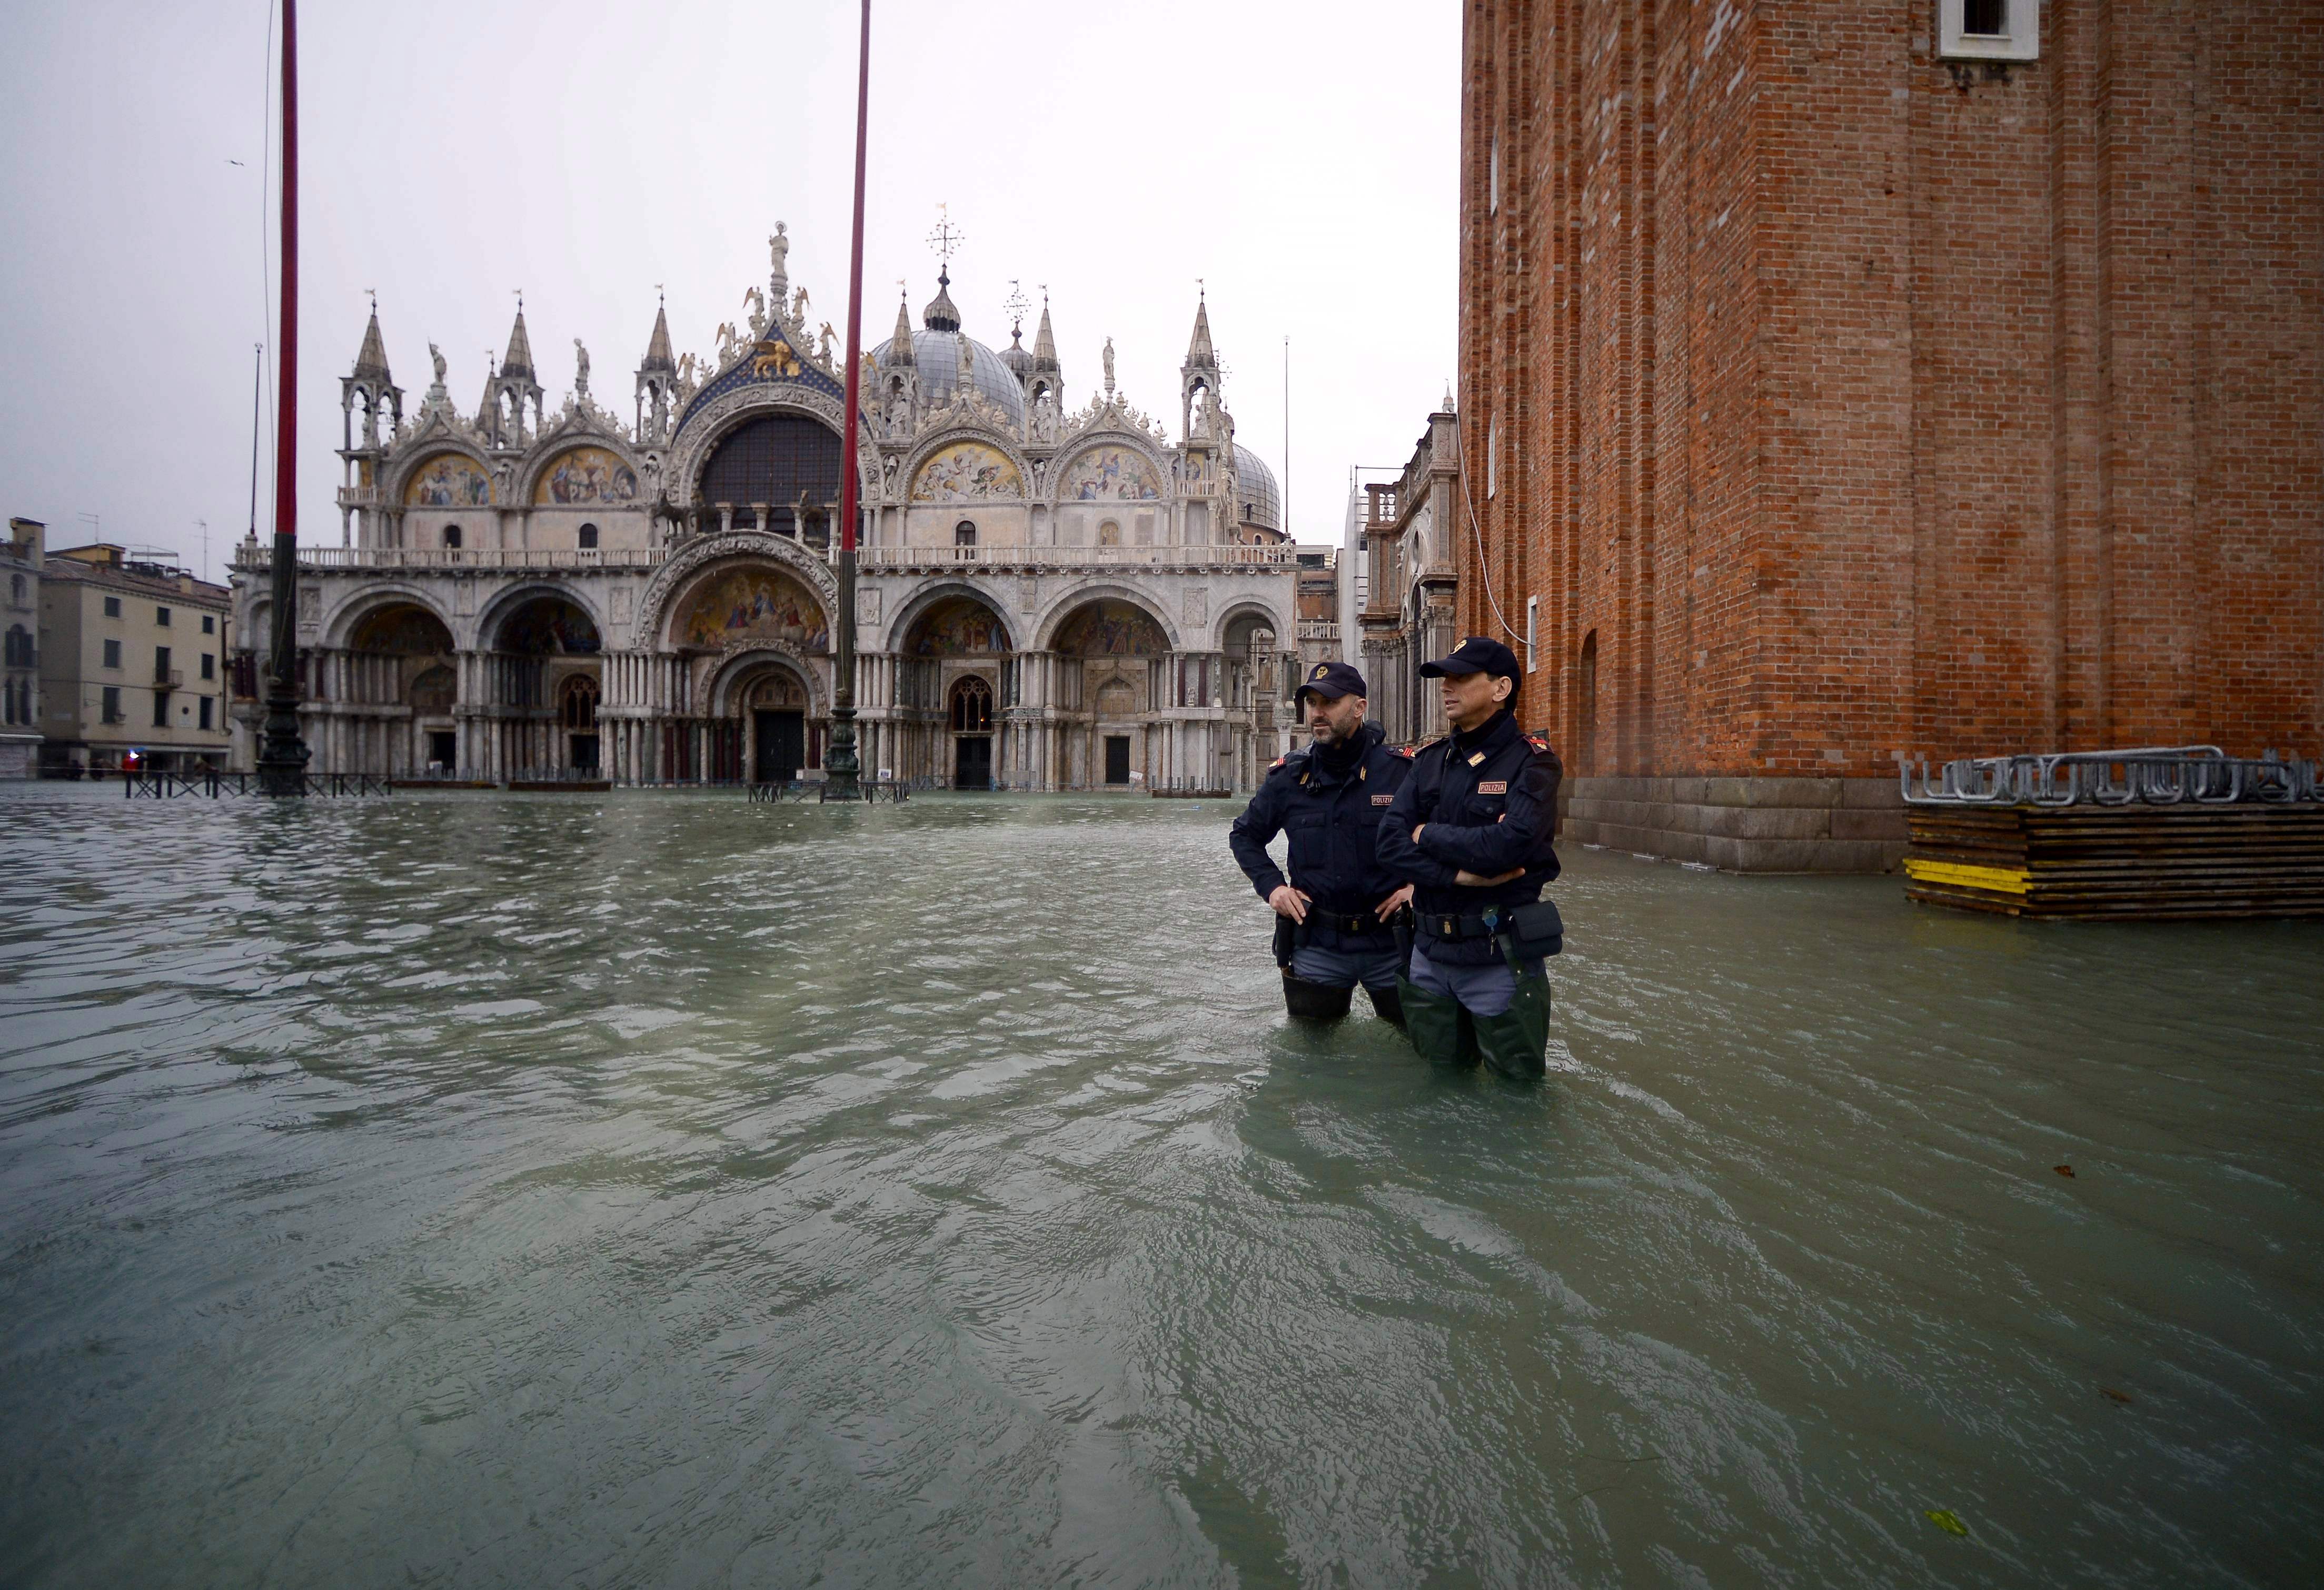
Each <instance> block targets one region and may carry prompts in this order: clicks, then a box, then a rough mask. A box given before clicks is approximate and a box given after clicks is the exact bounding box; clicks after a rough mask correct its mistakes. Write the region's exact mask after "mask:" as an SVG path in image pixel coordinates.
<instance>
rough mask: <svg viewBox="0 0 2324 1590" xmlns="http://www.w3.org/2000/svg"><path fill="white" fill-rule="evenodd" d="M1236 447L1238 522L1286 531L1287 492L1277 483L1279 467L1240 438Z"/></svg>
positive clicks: (1279, 533) (1281, 531)
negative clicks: (1262, 458) (1267, 462)
mask: <svg viewBox="0 0 2324 1590" xmlns="http://www.w3.org/2000/svg"><path fill="white" fill-rule="evenodd" d="M1234 451H1235V476H1236V479H1237V480H1238V481H1239V482H1240V485H1238V487H1237V490H1238V491H1239V492H1240V496H1239V497H1238V499H1237V500H1236V503H1235V522H1236V523H1238V524H1256V525H1257V526H1259V528H1260V529H1261V530H1271V531H1273V532H1276V533H1277V535H1281V534H1283V533H1285V532H1284V529H1283V493H1282V490H1281V488H1280V487H1278V486H1277V485H1276V484H1275V471H1274V470H1272V469H1269V468H1268V467H1267V466H1266V465H1265V464H1264V463H1262V462H1261V461H1260V459H1259V455H1258V454H1257V453H1254V452H1252V451H1251V450H1250V448H1247V447H1245V446H1243V445H1242V443H1240V442H1237V443H1235V450H1234Z"/></svg>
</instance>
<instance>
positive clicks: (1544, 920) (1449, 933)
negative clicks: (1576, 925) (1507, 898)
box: [1413, 900, 1565, 962]
mask: <svg viewBox="0 0 2324 1590" xmlns="http://www.w3.org/2000/svg"><path fill="white" fill-rule="evenodd" d="M1413 920H1414V922H1415V923H1416V925H1417V926H1418V928H1419V930H1420V933H1421V936H1422V937H1424V938H1438V939H1453V940H1457V939H1462V938H1471V939H1473V938H1492V939H1498V940H1499V942H1500V948H1501V953H1502V954H1503V955H1505V956H1507V957H1509V959H1510V960H1511V961H1512V962H1516V961H1520V960H1527V961H1534V960H1540V959H1542V958H1543V957H1546V956H1553V955H1559V954H1563V952H1564V949H1565V919H1564V918H1563V917H1561V916H1559V915H1558V913H1557V902H1556V901H1553V900H1536V901H1533V902H1532V903H1531V904H1530V905H1517V906H1499V905H1495V906H1488V907H1486V908H1485V909H1484V910H1483V911H1480V912H1478V913H1476V914H1475V915H1473V916H1463V915H1458V914H1455V913H1453V912H1450V911H1419V912H1416V913H1415V915H1414V918H1413Z"/></svg>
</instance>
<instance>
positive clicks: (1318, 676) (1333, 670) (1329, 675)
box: [1291, 662, 1371, 701]
mask: <svg viewBox="0 0 2324 1590" xmlns="http://www.w3.org/2000/svg"><path fill="white" fill-rule="evenodd" d="M1310 690H1313V691H1314V692H1315V694H1317V695H1318V696H1321V697H1323V698H1324V699H1325V700H1327V701H1329V700H1336V699H1337V698H1340V697H1342V696H1361V697H1363V698H1365V699H1366V700H1369V699H1370V698H1371V692H1370V691H1369V690H1368V689H1365V688H1364V676H1363V675H1362V674H1360V673H1358V672H1357V671H1356V670H1354V669H1353V668H1352V667H1351V666H1350V665H1348V664H1347V663H1344V662H1319V663H1317V664H1316V665H1315V666H1314V667H1313V668H1311V669H1309V670H1307V677H1306V678H1305V679H1302V680H1300V681H1299V688H1298V689H1296V690H1294V691H1292V692H1291V698H1292V700H1294V701H1296V700H1298V699H1299V698H1300V697H1302V696H1305V694H1306V693H1307V692H1308V691H1310Z"/></svg>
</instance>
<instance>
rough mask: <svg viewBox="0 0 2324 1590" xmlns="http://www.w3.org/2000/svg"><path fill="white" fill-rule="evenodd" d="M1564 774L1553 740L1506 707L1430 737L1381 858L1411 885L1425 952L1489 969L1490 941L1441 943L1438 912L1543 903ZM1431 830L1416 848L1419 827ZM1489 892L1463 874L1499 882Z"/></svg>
mask: <svg viewBox="0 0 2324 1590" xmlns="http://www.w3.org/2000/svg"><path fill="white" fill-rule="evenodd" d="M1564 776H1565V769H1564V767H1563V764H1562V763H1559V762H1558V760H1557V753H1555V752H1554V751H1552V750H1551V749H1550V748H1549V744H1548V743H1547V742H1546V741H1543V740H1537V739H1535V738H1534V737H1533V736H1531V735H1526V734H1525V733H1523V732H1521V731H1520V730H1519V729H1518V727H1517V719H1516V718H1515V717H1514V716H1511V715H1510V713H1509V710H1508V708H1507V707H1503V708H1502V709H1501V710H1500V711H1499V712H1497V713H1495V714H1494V715H1493V716H1491V717H1490V718H1489V719H1487V720H1486V722H1485V723H1484V725H1483V726H1480V728H1478V729H1477V730H1476V732H1475V733H1473V734H1467V735H1451V736H1449V737H1448V738H1445V739H1442V740H1436V741H1432V742H1431V743H1430V744H1425V745H1423V746H1422V747H1421V748H1420V749H1419V750H1418V751H1417V752H1416V753H1414V754H1413V760H1412V776H1411V777H1410V778H1408V779H1406V780H1405V781H1404V787H1403V788H1402V789H1401V790H1398V791H1397V797H1396V801H1395V804H1394V805H1392V806H1390V807H1389V808H1388V818H1387V820H1386V821H1384V822H1382V823H1381V824H1380V827H1379V855H1380V860H1381V862H1382V863H1383V864H1386V866H1387V867H1388V871H1389V872H1390V873H1392V874H1395V875H1396V878H1397V881H1398V882H1400V883H1411V884H1413V885H1414V889H1413V894H1412V911H1413V918H1414V929H1415V932H1416V937H1417V938H1418V941H1419V948H1420V951H1421V953H1422V954H1423V955H1425V956H1426V957H1428V958H1429V959H1430V960H1432V961H1435V962H1438V963H1440V964H1442V965H1445V966H1484V965H1486V964H1487V963H1489V962H1492V961H1498V960H1499V959H1500V958H1501V952H1500V949H1499V946H1497V945H1496V944H1495V943H1494V942H1493V940H1492V938H1490V937H1489V936H1483V935H1480V936H1479V937H1476V938H1450V939H1448V938H1438V937H1437V936H1436V935H1435V934H1434V933H1433V932H1431V931H1430V930H1429V918H1430V917H1431V916H1432V915H1443V916H1456V917H1464V918H1474V917H1476V916H1478V915H1480V913H1482V912H1483V911H1484V910H1485V909H1486V907H1488V906H1496V905H1497V906H1499V907H1500V908H1501V909H1502V910H1503V911H1507V910H1508V908H1510V907H1511V906H1518V905H1530V904H1532V903H1533V902H1534V901H1536V900H1539V899H1540V898H1541V891H1542V887H1543V885H1545V884H1546V883H1548V882H1549V881H1550V880H1551V879H1552V878H1554V877H1556V876H1557V852H1556V850H1555V849H1554V848H1553V847H1552V845H1551V841H1552V840H1554V838H1556V837H1557V786H1558V783H1559V781H1561V780H1562V779H1563V778H1564ZM1424 823H1425V824H1426V825H1427V832H1425V833H1424V834H1423V835H1421V836H1420V842H1419V843H1418V844H1414V843H1413V838H1412V830H1413V829H1415V828H1416V827H1420V826H1421V825H1422V824H1424ZM1512 867H1522V868H1524V869H1525V875H1524V876H1523V877H1518V878H1512V879H1510V880H1509V881H1508V883H1500V884H1496V885H1494V886H1493V887H1491V888H1479V887H1477V886H1475V885H1473V884H1466V885H1464V884H1461V883H1454V882H1453V881H1452V879H1453V876H1454V875H1455V874H1459V873H1462V872H1470V873H1474V874H1477V875H1478V876H1479V877H1482V878H1492V877H1499V875H1500V874H1503V873H1506V872H1508V870H1509V869H1510V868H1512Z"/></svg>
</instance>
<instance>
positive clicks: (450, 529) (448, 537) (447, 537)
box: [444, 524, 460, 552]
mask: <svg viewBox="0 0 2324 1590" xmlns="http://www.w3.org/2000/svg"><path fill="white" fill-rule="evenodd" d="M444 544H445V545H446V546H447V547H449V548H451V549H452V550H454V551H456V552H457V551H458V550H460V527H459V526H458V525H457V524H447V525H446V526H445V527H444Z"/></svg>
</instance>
